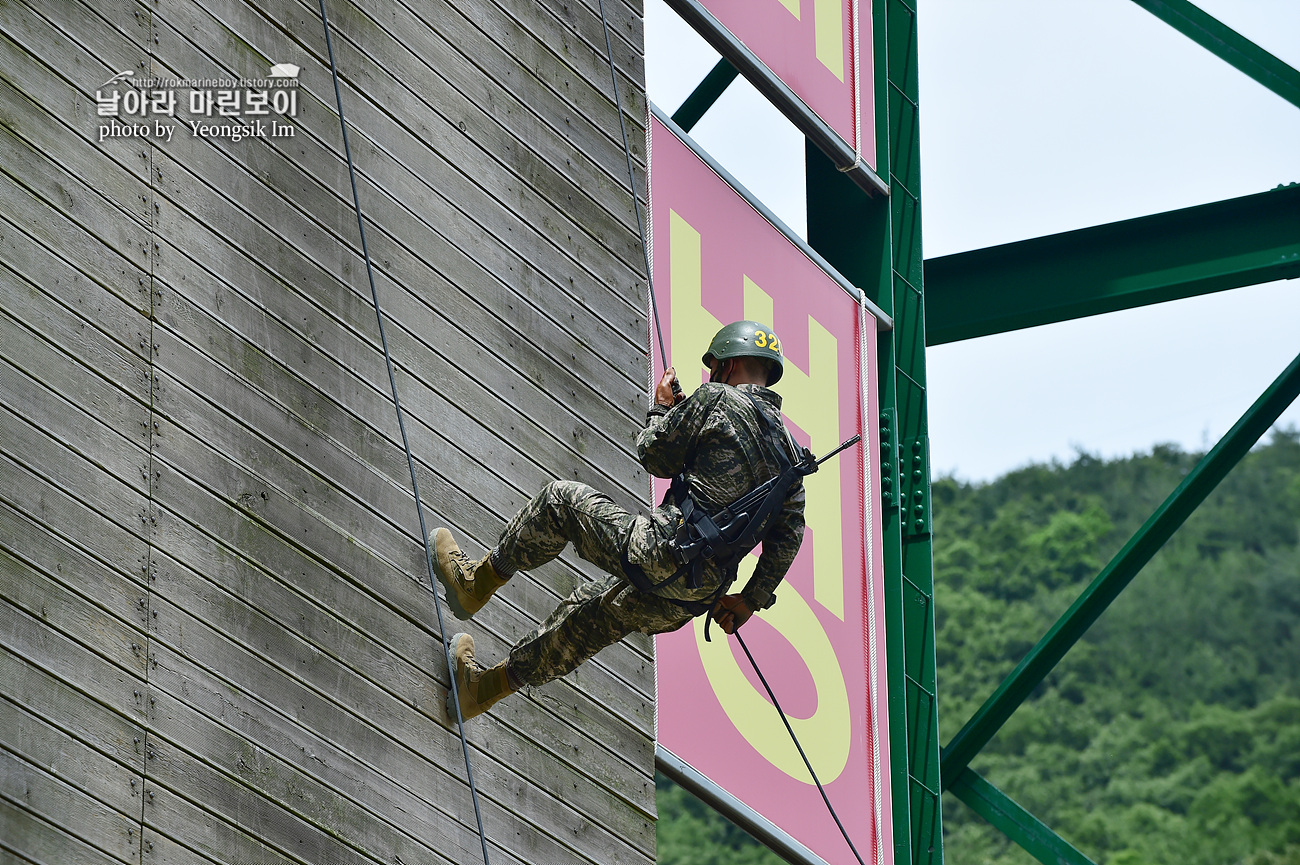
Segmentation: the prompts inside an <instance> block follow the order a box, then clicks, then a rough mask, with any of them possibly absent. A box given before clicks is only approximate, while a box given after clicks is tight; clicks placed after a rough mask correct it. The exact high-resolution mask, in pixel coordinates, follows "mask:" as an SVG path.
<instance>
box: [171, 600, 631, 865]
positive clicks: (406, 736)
mask: <svg viewBox="0 0 1300 865" xmlns="http://www.w3.org/2000/svg"><path fill="white" fill-rule="evenodd" d="M154 604H155V606H156V607H157V609H158V610H159V615H158V617H157V618H156V619H154V620H153V624H154V625H155V627H156V631H155V632H154V636H155V638H156V639H157V640H158V642H159V643H160V644H162V645H165V646H169V647H177V648H179V649H180V650H182V651H184V652H185V654H187V655H188V656H190V657H193V658H195V659H202V660H203V663H204V664H205V665H210V666H211V668H212V669H214V670H226V671H239V679H240V685H241V687H242V688H247V689H248V690H249V691H252V692H254V693H257V694H259V695H261V696H262V698H263V699H264V700H267V701H268V702H273V703H274V704H276V705H277V706H279V711H281V712H285V713H292V716H293V717H296V718H297V719H298V720H299V721H300V722H301V723H306V724H308V725H310V726H311V727H312V728H313V729H315V730H339V729H340V728H343V732H340V733H336V734H334V736H331V739H332V740H334V741H335V743H336V744H339V743H346V745H347V747H349V748H350V749H351V750H352V751H353V753H355V754H357V756H358V757H360V758H362V759H363V760H367V761H370V760H374V759H376V758H377V757H378V754H377V753H373V752H372V749H374V751H396V752H398V754H399V755H400V756H402V757H403V759H401V760H400V764H401V766H402V767H403V768H402V769H400V770H399V771H400V774H399V777H401V778H403V779H405V778H410V779H411V780H410V783H412V784H424V783H427V781H429V780H435V781H438V782H439V783H442V784H451V785H456V784H458V781H457V778H456V777H455V776H452V775H450V774H443V773H445V772H448V771H450V767H456V766H457V765H458V764H459V762H460V747H459V742H458V741H457V739H456V737H455V734H454V733H452V732H451V731H449V730H447V729H446V728H445V727H443V726H442V725H441V724H440V723H437V722H436V721H435V719H433V718H430V717H428V716H427V715H425V714H423V713H422V712H420V711H417V710H415V709H414V708H413V707H406V706H402V705H399V704H397V703H396V701H394V700H392V698H390V697H388V696H387V695H385V694H383V693H382V692H380V691H378V690H377V689H375V688H373V687H372V686H369V685H368V683H365V682H361V681H358V680H355V679H352V678H350V677H346V676H340V674H339V672H338V670H337V666H336V664H335V663H334V662H333V661H332V659H330V658H328V656H324V655H321V654H320V653H314V654H313V653H311V652H310V651H307V652H306V654H303V652H302V650H301V649H299V650H298V651H297V652H295V651H293V647H292V645H291V644H289V643H286V642H284V641H283V640H281V639H279V638H278V637H277V635H275V634H273V633H271V632H269V631H261V632H259V641H260V645H259V647H258V649H259V654H261V653H263V652H264V653H265V655H266V656H268V657H276V658H284V659H285V663H291V664H292V666H293V667H294V669H296V670H298V671H300V672H301V674H302V675H303V676H306V677H309V678H313V679H317V680H319V682H320V685H318V686H317V687H315V688H310V687H307V686H305V685H304V684H302V683H300V681H299V679H298V677H297V676H290V675H288V674H286V673H284V672H283V671H281V670H278V669H276V668H275V667H274V666H272V665H271V664H270V663H268V662H267V661H265V660H260V659H253V658H250V657H248V650H247V649H244V648H243V647H239V646H237V645H235V644H233V643H232V642H230V641H229V640H228V639H227V638H226V637H224V636H222V635H221V634H220V633H219V632H218V631H217V630H214V629H213V628H211V627H209V626H207V625H206V624H204V623H202V622H200V621H199V620H197V619H195V618H194V617H192V616H190V615H189V613H188V612H186V611H184V610H182V609H181V608H180V607H176V606H174V605H172V604H171V603H170V602H169V601H167V600H165V599H162V598H161V597H159V596H155V598H154ZM162 664H163V658H162V657H161V656H160V657H159V666H160V667H161V666H162ZM444 695H445V691H443V690H442V689H438V690H437V691H435V692H434V694H433V697H434V700H433V702H434V704H435V706H439V707H440V705H441V701H442V696H444ZM439 714H441V712H439ZM489 723H490V721H489ZM348 728H351V729H348ZM358 728H359V729H358ZM478 729H479V730H480V731H484V730H485V729H486V728H485V727H479V728H478ZM503 732H504V731H503ZM335 737H337V738H335ZM505 741H506V743H507V745H506V746H502V745H500V744H498V745H497V746H495V747H496V748H502V747H509V751H508V753H510V758H511V761H512V763H514V764H515V767H516V768H513V769H512V768H507V767H506V766H505V765H503V764H502V763H499V762H497V759H496V758H494V757H493V756H492V754H493V750H489V749H483V750H478V749H477V748H476V752H477V753H476V759H475V777H476V779H477V780H478V785H479V793H480V796H481V798H482V799H483V801H484V810H485V813H484V818H485V820H487V819H489V814H492V815H495V816H494V817H492V818H491V819H493V820H497V819H500V817H501V816H502V815H504V814H519V815H520V816H521V817H523V818H524V819H525V820H526V821H527V822H528V824H530V826H531V828H532V829H533V832H532V835H533V837H532V838H530V839H527V840H526V841H522V842H521V841H520V838H521V836H523V835H525V834H528V833H522V832H517V831H514V830H512V831H508V832H498V831H495V829H494V830H493V831H492V835H493V837H494V838H495V839H496V840H497V842H498V843H500V844H502V845H504V846H507V847H509V848H510V849H517V847H516V844H518V843H527V844H528V845H529V848H528V849H522V850H520V851H519V852H520V854H521V858H522V859H524V860H525V861H545V862H551V861H564V859H566V858H568V857H569V856H572V855H573V854H574V853H579V854H582V855H586V856H587V857H588V858H590V859H591V861H601V862H624V861H641V860H640V858H639V855H634V854H633V853H632V850H631V848H629V847H627V846H626V845H625V844H624V843H623V841H622V839H617V838H613V837H611V836H610V835H608V834H607V833H606V830H604V829H602V828H600V827H595V826H593V825H592V824H590V822H589V820H588V818H587V817H585V816H583V815H582V814H580V813H578V812H575V811H574V810H571V808H570V806H569V805H568V804H566V803H564V802H562V801H561V800H560V799H558V798H554V797H553V795H540V796H539V795H538V794H537V792H536V788H535V787H533V785H539V786H542V787H543V789H545V787H550V786H554V787H556V788H557V789H562V790H563V791H564V792H566V793H568V794H569V799H570V800H571V801H574V800H576V801H581V798H580V797H581V796H582V786H581V785H580V784H577V783H576V782H577V780H580V779H575V777H574V775H573V773H572V772H571V771H566V769H565V767H563V766H562V765H557V764H555V762H554V761H544V762H543V761H539V760H537V759H536V757H538V756H544V755H541V754H540V752H539V751H538V750H537V749H536V748H535V746H532V745H530V744H528V743H526V742H525V743H523V747H522V748H519V749H518V751H517V752H516V747H514V745H515V743H513V742H510V741H509V739H506V740H505ZM402 752H404V753H402ZM426 761H427V762H426ZM444 767H448V768H444ZM431 776H437V777H431ZM447 798H448V797H447V794H446V793H443V794H441V795H438V794H435V795H434V796H432V797H431V800H432V801H446V800H447ZM455 798H456V801H454V802H452V803H451V807H455V808H461V809H466V808H467V803H466V802H465V801H464V799H465V797H464V796H463V790H462V792H461V794H460V795H458V796H456V797H455ZM462 822H463V823H464V824H465V825H466V826H469V825H473V816H472V813H470V814H464V819H463V820H462ZM644 822H645V827H646V829H647V830H648V834H649V837H650V838H653V826H652V824H650V822H649V821H648V820H646V821H644ZM627 828H629V829H630V828H631V827H630V826H629V827H627ZM649 843H650V844H653V841H650V842H649ZM538 845H540V847H539V846H538ZM555 845H560V846H559V847H556V846H555ZM548 847H550V848H551V849H552V852H551V854H550V855H547V854H546V848H548ZM557 849H563V850H568V851H570V852H568V853H567V854H560V855H558V856H557V855H555V853H554V851H555V850H557ZM530 851H538V852H540V853H541V854H542V855H540V857H538V858H534V854H533V853H532V852H530Z"/></svg>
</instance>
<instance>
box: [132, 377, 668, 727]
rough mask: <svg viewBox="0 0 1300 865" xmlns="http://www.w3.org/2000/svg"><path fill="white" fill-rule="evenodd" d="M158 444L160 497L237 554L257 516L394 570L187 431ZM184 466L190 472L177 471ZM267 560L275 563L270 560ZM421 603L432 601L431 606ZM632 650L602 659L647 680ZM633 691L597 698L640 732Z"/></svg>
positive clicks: (330, 552) (321, 549)
mask: <svg viewBox="0 0 1300 865" xmlns="http://www.w3.org/2000/svg"><path fill="white" fill-rule="evenodd" d="M164 391H166V388H164ZM155 444H156V447H157V449H158V450H157V456H158V458H159V459H158V461H157V462H156V463H155V473H156V484H155V494H156V495H157V497H158V500H159V502H161V503H163V504H165V505H167V506H168V507H170V508H173V509H175V510H176V511H177V512H178V513H181V514H185V515H186V518H187V519H188V520H189V521H191V522H192V523H193V524H195V525H199V526H203V527H204V529H205V530H206V531H210V532H213V533H214V534H216V535H217V536H218V537H222V538H224V539H225V540H226V541H227V542H228V543H232V544H234V545H235V546H236V548H237V549H241V550H242V549H245V547H246V544H248V543H249V541H248V534H249V533H248V532H247V530H245V529H242V528H241V526H242V524H243V522H244V520H245V519H247V518H249V517H252V518H254V519H256V520H258V521H259V522H262V523H265V524H266V525H268V526H271V527H274V528H275V529H276V530H277V531H278V532H279V533H280V534H281V537H284V538H289V539H293V543H294V544H295V545H301V546H302V547H303V548H305V549H306V550H308V551H310V552H311V553H313V554H314V555H313V557H314V558H316V559H317V560H319V561H322V562H329V563H331V564H333V565H334V566H336V567H339V568H340V569H341V570H342V571H343V572H345V573H352V574H374V573H375V572H376V571H377V570H379V572H380V573H382V572H383V571H388V570H389V569H390V568H391V567H392V565H381V564H380V563H381V562H383V561H384V560H383V559H379V560H378V561H376V559H375V558H374V556H373V554H372V553H370V551H369V550H368V549H366V548H365V547H363V546H361V545H358V544H356V543H355V542H354V541H353V540H352V539H351V538H350V537H348V536H347V535H346V534H345V533H344V532H342V531H338V530H332V531H328V530H327V531H321V528H322V525H321V522H320V519H319V518H318V517H317V516H315V515H313V514H311V513H308V512H306V511H303V510H302V508H301V507H300V506H299V505H298V504H297V503H296V502H295V501H294V500H293V499H292V498H291V497H289V496H287V495H286V494H285V493H284V492H282V491H281V490H279V489H277V488H275V487H274V486H271V485H269V484H266V483H265V482H264V481H263V480H261V479H259V478H257V477H254V476H248V474H247V472H246V471H245V470H244V469H243V468H242V467H241V466H239V465H237V464H235V463H232V462H230V461H229V460H228V459H226V458H225V457H224V456H223V455H222V454H219V453H217V452H216V451H213V450H211V449H208V448H206V447H203V446H202V445H200V444H199V443H198V442H197V441H196V440H194V439H193V438H192V437H190V436H189V435H188V433H186V432H184V431H183V430H182V429H180V428H179V427H176V426H173V425H172V424H171V423H169V422H168V421H167V420H166V419H160V420H159V429H158V431H157V433H156V435H155ZM179 467H184V469H183V470H178V469H179ZM187 473H193V474H194V476H195V477H196V478H202V479H203V480H204V483H205V484H207V485H208V486H209V487H210V488H216V489H218V490H224V495H223V498H224V499H225V502H226V503H224V504H218V505H216V506H215V507H213V506H208V505H205V503H204V498H203V497H202V496H201V495H200V494H199V493H198V491H197V490H194V489H192V488H191V487H190V485H189V482H188V479H187V478H186V477H185V474H187ZM296 492H297V490H295V493H296ZM232 505H234V506H236V507H238V509H239V510H238V512H236V511H235V510H233V509H232ZM407 545H408V548H409V554H408V558H407V559H406V563H407V569H406V573H407V574H423V573H424V562H423V551H422V550H420V549H419V548H418V547H416V546H415V545H414V544H413V543H411V541H409V540H408V541H407ZM277 547H278V545H277V544H275V543H274V542H272V543H271V544H269V545H264V546H263V547H262V548H261V550H260V551H259V552H258V553H257V554H256V555H257V557H258V559H259V560H260V561H272V562H274V561H276V560H277V559H283V558H284V553H283V552H281V553H277V552H276V549H277ZM245 554H246V555H248V554H249V553H247V552H246V553H245ZM392 555H393V556H397V557H399V558H396V560H395V561H396V562H398V563H400V562H402V559H401V558H400V550H398V551H395V552H393V553H392ZM268 556H269V557H271V558H269V559H268V558H267V557H268ZM294 558H296V556H294ZM377 566H379V567H377ZM200 569H202V568H200ZM277 569H278V570H282V571H284V572H291V571H292V570H293V566H290V565H287V563H286V565H282V566H277ZM408 582H409V581H405V580H401V579H400V578H399V577H397V576H396V575H394V576H393V577H390V578H387V579H384V580H383V583H385V584H389V583H394V584H396V585H399V586H401V587H402V588H403V589H404V590H405V591H411V590H412V589H413V588H414V586H413V585H408V584H407V583H408ZM522 585H524V586H527V585H528V582H527V581H524V582H523V583H522ZM420 603H422V604H427V603H428V601H422V602H420ZM554 603H555V599H554V596H551V597H549V598H546V599H544V600H543V604H545V605H546V606H544V607H542V609H544V610H547V611H549V610H548V607H549V606H551V605H553V604H554ZM499 620H504V621H506V622H509V623H510V624H511V625H513V628H510V629H509V630H510V632H512V633H523V632H524V631H526V630H527V629H529V628H531V627H532V625H533V624H535V620H533V619H531V618H530V619H527V620H524V621H522V622H521V621H519V620H518V618H515V617H513V610H512V608H511V607H509V606H506V605H501V604H494V605H493V607H492V608H491V610H489V611H487V613H486V614H480V621H481V622H482V623H485V624H489V625H491V624H492V623H494V622H497V621H499ZM629 652H630V649H629V648H628V647H625V646H618V647H616V648H612V649H611V650H610V651H609V652H607V657H605V658H602V661H601V663H602V664H604V665H608V666H612V667H613V668H616V669H617V668H620V667H627V666H628V665H630V667H631V670H632V671H633V672H634V673H635V674H636V677H635V678H633V679H632V681H633V682H636V681H638V680H640V681H644V680H645V678H646V676H647V669H646V667H645V665H644V660H645V659H644V658H641V659H637V658H634V657H632V658H629V657H627V656H628V653H629ZM626 686H627V683H626V682H622V683H611V684H610V687H609V693H608V694H606V693H604V692H605V689H604V688H601V689H600V690H599V691H598V692H597V693H599V694H600V695H601V696H602V697H607V698H608V699H610V700H613V701H614V702H613V703H612V704H611V705H613V706H617V707H620V709H625V710H626V711H630V712H631V713H632V717H633V718H635V719H636V723H637V725H638V727H639V728H640V729H642V730H648V728H649V724H650V720H651V718H652V713H651V711H650V707H649V705H648V704H647V703H646V702H645V701H644V700H643V699H638V700H637V701H636V703H635V705H630V706H625V704H626V703H627V702H628V701H627V699H626V698H620V697H619V696H618V692H620V691H622V690H623V689H624V688H626Z"/></svg>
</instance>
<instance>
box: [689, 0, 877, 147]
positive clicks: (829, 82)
mask: <svg viewBox="0 0 1300 865" xmlns="http://www.w3.org/2000/svg"><path fill="white" fill-rule="evenodd" d="M700 5H701V6H703V7H704V8H705V9H707V10H708V11H709V12H710V13H712V15H713V17H715V18H717V19H718V21H719V22H721V23H722V25H723V26H724V27H726V28H727V29H728V30H730V31H731V33H732V35H733V36H735V37H736V38H737V39H739V40H740V41H741V42H743V43H744V44H745V46H746V47H747V48H749V50H750V51H753V52H754V54H755V55H757V57H758V59H759V60H761V61H763V63H764V64H765V65H766V66H767V68H768V69H771V70H772V72H773V73H775V74H776V76H777V77H778V78H780V79H781V80H782V81H784V82H785V83H786V85H787V86H788V87H789V88H790V89H791V90H793V91H794V92H795V95H797V96H798V97H799V98H800V99H802V100H803V102H804V104H806V105H807V106H808V107H809V108H811V109H812V110H813V112H814V113H815V114H817V115H818V116H819V117H821V119H822V120H825V121H826V123H827V124H828V125H829V126H830V127H831V128H832V129H834V130H835V131H836V132H838V133H839V135H840V137H841V138H843V139H844V140H845V141H846V142H847V143H848V144H849V146H850V147H853V148H854V149H855V150H857V151H858V152H859V153H860V154H861V156H862V161H863V162H865V163H866V164H867V165H868V166H869V167H870V168H871V169H872V170H873V171H874V170H875V168H876V144H875V125H874V124H875V121H874V119H873V118H874V117H875V111H874V102H873V81H874V78H873V74H872V52H871V45H872V40H871V4H870V2H866V0H863V2H861V3H860V2H859V0H700Z"/></svg>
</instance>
